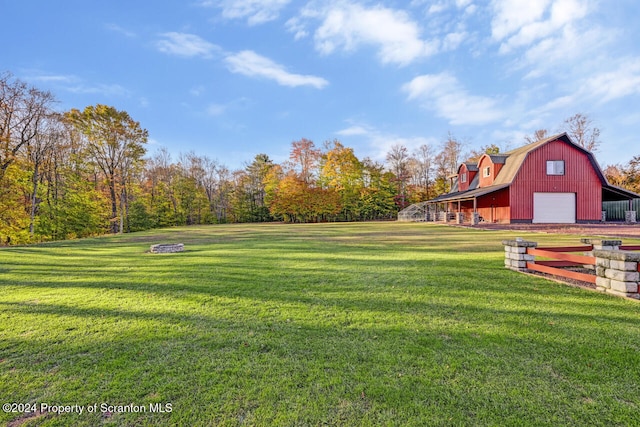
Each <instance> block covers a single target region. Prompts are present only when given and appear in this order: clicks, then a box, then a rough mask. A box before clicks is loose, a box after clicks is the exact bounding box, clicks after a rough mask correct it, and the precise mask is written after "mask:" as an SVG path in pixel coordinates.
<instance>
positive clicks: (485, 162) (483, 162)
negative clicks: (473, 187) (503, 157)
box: [478, 154, 503, 187]
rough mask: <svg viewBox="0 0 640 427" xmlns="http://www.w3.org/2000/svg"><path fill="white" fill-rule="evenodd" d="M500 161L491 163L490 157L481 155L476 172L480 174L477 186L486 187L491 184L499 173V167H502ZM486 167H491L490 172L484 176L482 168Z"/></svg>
mask: <svg viewBox="0 0 640 427" xmlns="http://www.w3.org/2000/svg"><path fill="white" fill-rule="evenodd" d="M502 166H503V165H502V164H501V163H493V161H492V160H491V157H489V156H488V155H486V154H485V155H483V156H482V157H481V158H480V161H479V162H478V173H479V174H480V180H479V181H478V187H488V186H490V185H493V181H494V180H495V179H496V176H498V174H499V173H500V169H502ZM486 167H490V168H491V172H490V173H489V176H484V169H485V168H486Z"/></svg>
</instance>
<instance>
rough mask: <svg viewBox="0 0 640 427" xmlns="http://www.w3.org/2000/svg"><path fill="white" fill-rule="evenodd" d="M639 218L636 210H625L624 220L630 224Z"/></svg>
mask: <svg viewBox="0 0 640 427" xmlns="http://www.w3.org/2000/svg"><path fill="white" fill-rule="evenodd" d="M636 219H637V213H636V211H625V212H624V222H626V223H629V224H635V223H636Z"/></svg>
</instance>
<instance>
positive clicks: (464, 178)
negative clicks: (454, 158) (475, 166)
mask: <svg viewBox="0 0 640 427" xmlns="http://www.w3.org/2000/svg"><path fill="white" fill-rule="evenodd" d="M460 182H463V183H464V182H467V174H466V173H463V174H461V175H460Z"/></svg>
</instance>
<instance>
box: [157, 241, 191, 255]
mask: <svg viewBox="0 0 640 427" xmlns="http://www.w3.org/2000/svg"><path fill="white" fill-rule="evenodd" d="M149 251H150V252H151V253H152V254H172V253H176V252H183V251H184V243H160V244H157V245H151V248H150V249H149Z"/></svg>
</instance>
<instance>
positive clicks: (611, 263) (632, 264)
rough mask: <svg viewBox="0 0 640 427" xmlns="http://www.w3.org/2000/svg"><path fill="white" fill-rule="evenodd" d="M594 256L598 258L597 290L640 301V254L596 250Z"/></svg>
mask: <svg viewBox="0 0 640 427" xmlns="http://www.w3.org/2000/svg"><path fill="white" fill-rule="evenodd" d="M593 254H594V256H595V257H596V275H597V277H596V289H598V290H600V291H603V292H607V293H611V294H615V295H620V296H625V297H629V298H635V299H640V294H638V282H639V281H640V272H639V271H638V263H640V252H630V251H607V250H595V251H594V252H593Z"/></svg>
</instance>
